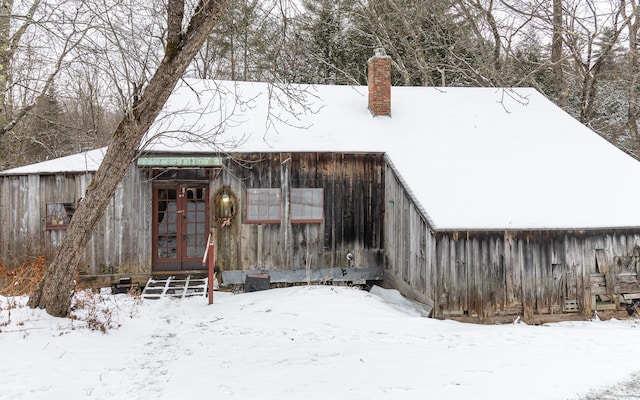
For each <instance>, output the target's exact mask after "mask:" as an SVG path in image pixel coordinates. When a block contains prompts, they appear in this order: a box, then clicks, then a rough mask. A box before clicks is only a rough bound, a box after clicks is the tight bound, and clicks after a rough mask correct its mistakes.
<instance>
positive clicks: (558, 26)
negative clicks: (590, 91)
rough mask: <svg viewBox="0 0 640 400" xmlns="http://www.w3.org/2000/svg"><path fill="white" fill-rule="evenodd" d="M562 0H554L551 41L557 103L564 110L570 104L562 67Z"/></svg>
mask: <svg viewBox="0 0 640 400" xmlns="http://www.w3.org/2000/svg"><path fill="white" fill-rule="evenodd" d="M563 31H564V25H563V23H562V0H553V36H552V41H551V65H552V70H553V84H554V87H555V89H556V104H558V106H560V107H561V108H562V109H563V110H566V109H567V107H568V105H569V88H568V87H567V82H566V80H565V79H564V71H563V68H562V64H563V57H562V33H563Z"/></svg>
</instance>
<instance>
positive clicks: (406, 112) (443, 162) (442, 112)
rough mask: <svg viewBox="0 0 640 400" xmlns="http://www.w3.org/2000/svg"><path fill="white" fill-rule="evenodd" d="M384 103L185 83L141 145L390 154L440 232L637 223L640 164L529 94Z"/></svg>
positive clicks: (356, 91)
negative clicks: (377, 108) (385, 109)
mask: <svg viewBox="0 0 640 400" xmlns="http://www.w3.org/2000/svg"><path fill="white" fill-rule="evenodd" d="M391 110H392V111H391V113H392V114H391V117H373V116H372V115H371V113H370V112H369V110H368V108H367V88H366V87H353V86H309V87H297V88H290V87H289V88H282V89H279V88H276V87H274V86H272V85H269V84H266V83H247V82H219V81H202V80H186V81H185V82H184V83H183V84H181V85H179V86H178V88H176V90H175V92H174V94H173V95H172V97H171V98H170V99H169V101H168V103H167V105H166V107H165V112H164V114H163V115H164V117H162V118H159V119H158V121H156V124H155V125H154V127H153V128H152V129H151V130H150V132H149V136H148V138H149V140H148V142H146V143H145V146H144V148H145V150H147V151H149V152H161V153H162V152H171V153H173V152H188V153H198V152H206V153H209V152H218V151H224V152H229V153H233V152H238V153H242V152H306V151H313V152H381V153H385V154H386V155H387V157H388V158H389V159H390V160H391V161H392V163H393V164H394V166H395V168H396V169H397V171H398V172H399V173H400V175H401V177H402V178H403V180H404V181H405V182H406V183H407V185H408V186H409V188H410V190H411V192H412V193H413V194H414V196H415V199H416V200H417V201H418V202H419V205H420V206H421V207H422V209H423V210H426V212H427V213H428V216H429V217H430V219H431V221H433V223H434V224H435V228H437V229H565V228H566V229H582V228H616V227H639V226H640V212H639V207H638V200H639V199H640V185H638V182H640V163H639V162H637V161H636V160H634V159H633V158H631V157H629V156H628V155H626V154H625V153H624V152H622V151H620V150H619V149H617V148H616V147H615V146H613V145H611V144H610V143H608V142H607V141H606V140H604V139H602V138H601V137H600V136H599V135H598V134H596V133H595V132H593V131H591V130H590V129H588V128H586V127H585V126H583V125H582V124H580V123H579V122H578V121H576V120H575V119H574V118H572V117H571V116H570V115H568V114H566V113H565V112H564V111H562V110H561V109H559V108H558V107H557V106H555V105H554V104H553V103H552V102H551V101H549V100H548V99H546V98H545V97H544V96H543V95H542V94H540V93H539V92H537V91H536V90H534V89H531V88H518V89H496V88H434V87H393V88H392V89H391ZM203 111H204V113H203ZM187 132H188V133H189V134H190V135H189V136H187V135H186V133H187ZM72 157H74V156H72ZM78 157H79V159H80V160H84V159H86V157H85V156H78ZM54 161H55V160H54ZM54 161H48V162H45V163H40V164H35V165H33V166H28V167H22V168H17V169H14V170H9V171H5V173H4V174H11V173H21V174H25V173H40V172H45V171H44V170H43V168H49V171H48V172H51V169H52V168H60V167H61V166H59V165H54V164H52V163H54ZM70 162H71V161H69V162H66V163H64V164H67V165H66V166H65V169H63V170H64V171H67V170H69V168H70V166H69V164H70ZM64 164H63V166H64ZM85 165H86V163H83V168H82V169H81V170H84V167H85Z"/></svg>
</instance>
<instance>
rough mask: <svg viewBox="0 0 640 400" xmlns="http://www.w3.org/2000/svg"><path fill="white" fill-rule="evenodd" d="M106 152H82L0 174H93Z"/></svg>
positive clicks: (101, 150) (0, 173)
mask: <svg viewBox="0 0 640 400" xmlns="http://www.w3.org/2000/svg"><path fill="white" fill-rule="evenodd" d="M106 152H107V148H106V147H102V148H99V149H95V150H89V151H84V152H82V153H78V154H72V155H70V156H66V157H60V158H54V159H52V160H47V161H42V162H39V163H36V164H31V165H25V166H24V167H18V168H13V169H8V170H5V171H2V172H0V176H2V175H33V174H57V173H65V172H71V173H77V172H95V171H97V170H98V168H99V167H100V164H101V163H102V159H103V158H104V155H105V153H106Z"/></svg>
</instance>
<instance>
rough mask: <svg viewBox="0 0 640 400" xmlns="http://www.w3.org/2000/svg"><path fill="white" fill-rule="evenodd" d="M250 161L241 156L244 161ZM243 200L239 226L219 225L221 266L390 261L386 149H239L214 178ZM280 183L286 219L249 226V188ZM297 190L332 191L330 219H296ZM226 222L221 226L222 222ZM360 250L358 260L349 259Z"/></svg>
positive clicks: (327, 207) (327, 208)
mask: <svg viewBox="0 0 640 400" xmlns="http://www.w3.org/2000/svg"><path fill="white" fill-rule="evenodd" d="M240 159H241V160H242V162H238V160H240ZM222 188H228V189H229V190H230V191H231V193H232V194H233V196H234V197H235V198H237V199H239V200H240V201H238V207H237V213H236V217H235V218H234V221H233V223H232V224H231V226H227V227H221V226H216V217H215V215H214V216H212V221H213V222H212V223H213V224H214V225H213V226H214V227H216V236H217V243H218V247H217V265H218V266H219V267H220V269H221V270H223V271H226V270H256V269H265V270H282V269H288V270H304V269H306V268H309V269H321V268H348V267H372V266H380V267H381V266H382V263H383V250H382V248H383V221H384V204H383V203H384V195H383V188H384V167H383V156H382V155H381V154H341V153H273V154H243V155H236V157H235V158H234V160H227V165H226V166H225V168H224V170H223V172H222V173H221V174H220V176H219V177H218V178H217V179H215V180H213V182H212V187H211V191H212V193H214V195H215V193H217V192H218V191H220V190H222ZM250 188H279V189H281V191H282V192H281V195H282V219H281V223H279V224H260V225H258V224H247V223H246V221H245V219H246V218H245V214H246V209H245V208H244V204H245V203H246V189H250ZM291 188H323V189H324V223H291V221H290V216H289V199H290V193H291ZM217 225H219V224H217ZM347 253H352V254H353V255H354V259H353V261H352V262H350V261H348V260H347V258H346V255H347Z"/></svg>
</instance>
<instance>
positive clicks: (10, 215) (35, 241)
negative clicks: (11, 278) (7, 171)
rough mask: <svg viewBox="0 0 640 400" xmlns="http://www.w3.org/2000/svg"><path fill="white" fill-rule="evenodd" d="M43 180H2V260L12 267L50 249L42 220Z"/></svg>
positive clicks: (0, 199)
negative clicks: (41, 189)
mask: <svg viewBox="0 0 640 400" xmlns="http://www.w3.org/2000/svg"><path fill="white" fill-rule="evenodd" d="M39 192H40V177H39V176H37V175H33V176H15V177H14V176H8V177H0V254H1V255H2V258H0V261H2V262H3V264H4V265H5V266H7V267H9V268H12V267H15V266H16V265H19V264H20V263H22V262H23V261H24V260H25V259H26V257H29V256H34V255H40V254H43V253H44V252H45V248H46V246H45V245H44V242H43V237H42V229H43V228H42V223H41V221H40V196H39Z"/></svg>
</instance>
